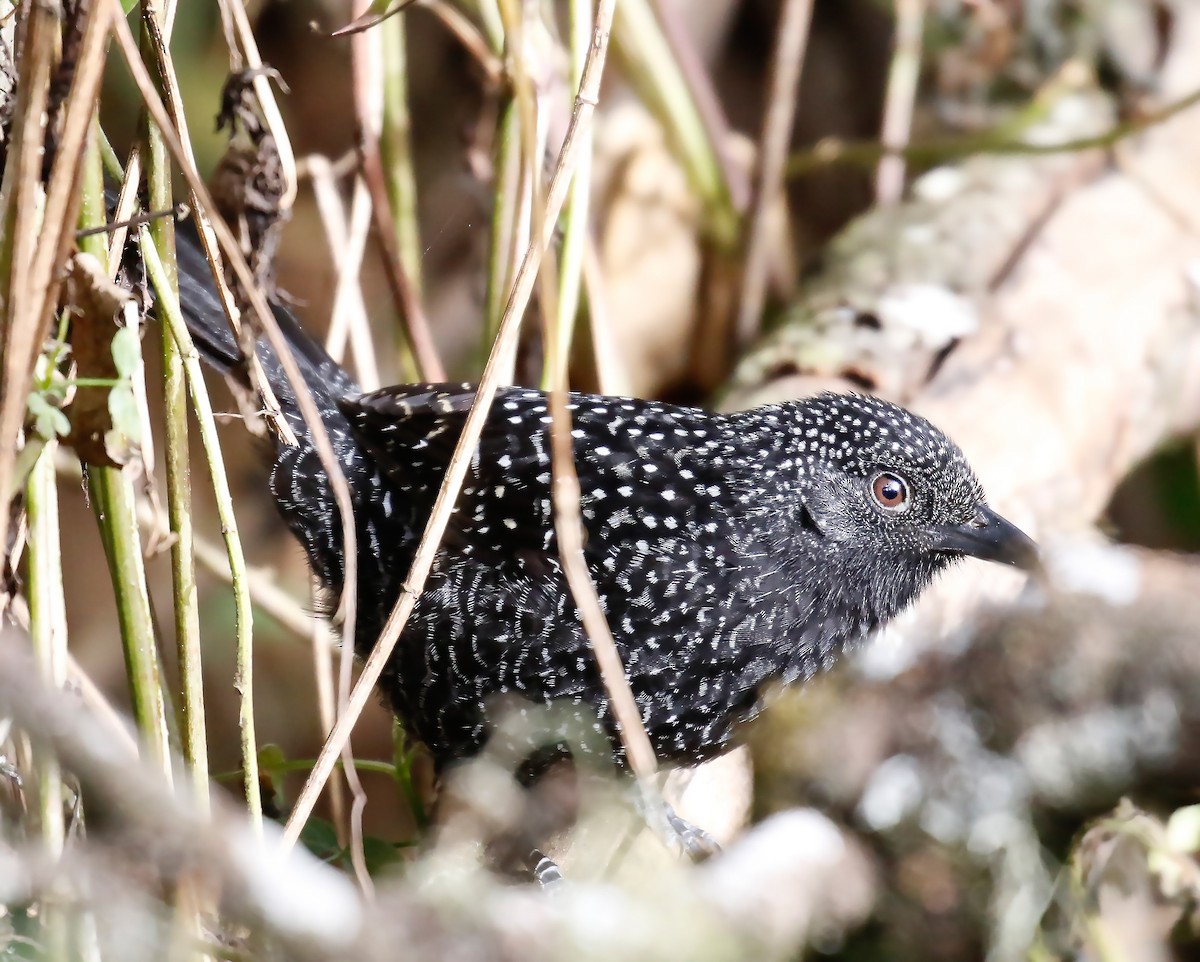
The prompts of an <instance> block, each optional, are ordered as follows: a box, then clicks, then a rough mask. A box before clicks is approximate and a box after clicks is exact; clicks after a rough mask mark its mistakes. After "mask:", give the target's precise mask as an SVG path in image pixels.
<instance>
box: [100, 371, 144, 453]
mask: <svg viewBox="0 0 1200 962" xmlns="http://www.w3.org/2000/svg"><path fill="white" fill-rule="evenodd" d="M108 413H109V415H110V416H111V417H112V423H113V429H114V430H115V431H116V432H118V433H119V434H121V435H123V436H124V437H125V438H127V439H128V440H129V442H130V443H131V444H133V445H135V446H136V445H137V444H138V443H139V442H140V441H141V438H142V418H141V413H140V412H139V411H138V403H137V398H136V397H135V396H134V394H133V388H132V387H130V386H129V385H128V384H119V385H117V386H116V387H114V388H113V389H112V390H111V391H109V392H108Z"/></svg>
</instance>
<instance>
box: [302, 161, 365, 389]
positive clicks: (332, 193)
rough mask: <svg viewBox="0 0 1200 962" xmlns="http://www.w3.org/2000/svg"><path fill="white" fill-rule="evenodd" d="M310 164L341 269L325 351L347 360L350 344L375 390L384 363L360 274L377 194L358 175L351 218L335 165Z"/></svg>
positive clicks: (357, 368)
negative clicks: (380, 364)
mask: <svg viewBox="0 0 1200 962" xmlns="http://www.w3.org/2000/svg"><path fill="white" fill-rule="evenodd" d="M307 166H308V170H309V172H310V174H311V176H312V185H313V196H314V197H315V198H316V202H317V211H318V212H319V213H320V215H321V225H322V226H323V227H324V228H325V236H326V237H327V238H328V241H329V253H330V256H331V257H332V260H333V266H334V270H335V271H336V272H337V280H336V282H335V284H334V294H333V310H332V313H331V317H330V321H329V333H328V335H327V336H326V338H325V350H326V351H328V352H329V356H330V357H332V358H333V359H334V360H335V361H338V362H339V363H341V361H342V360H343V358H344V357H345V355H346V346H347V344H349V346H350V349H351V353H352V357H353V362H354V372H355V375H356V377H357V380H358V384H359V386H360V387H361V388H362V389H363V390H364V391H373V390H375V389H376V388H377V387H379V386H380V378H379V367H378V364H377V363H376V360H375V344H374V340H373V339H372V337H371V324H370V320H369V319H368V317H367V306H366V303H365V302H364V301H363V294H362V284H361V281H360V278H359V272H360V271H361V269H362V260H363V253H364V252H365V251H366V246H367V236H368V235H369V234H370V231H371V207H370V203H371V198H370V196H369V195H368V194H367V189H366V185H365V184H363V181H362V178H361V177H355V178H354V190H353V193H352V195H351V200H350V212H349V216H347V213H346V205H345V204H344V203H342V197H341V193H340V192H339V190H338V186H337V178H336V176H335V174H334V170H333V165H332V164H330V163H329V161H328V159H326V158H324V157H317V156H314V157H310V158H308V165H307Z"/></svg>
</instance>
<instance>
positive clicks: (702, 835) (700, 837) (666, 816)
mask: <svg viewBox="0 0 1200 962" xmlns="http://www.w3.org/2000/svg"><path fill="white" fill-rule="evenodd" d="M634 806H635V808H636V809H637V812H638V814H639V815H640V816H641V817H642V819H643V821H645V823H646V825H647V826H648V827H649V828H650V829H651V831H653V832H654V834H655V835H657V836H658V837H659V838H660V839H661V840H662V842H663V844H664V845H666V846H667V848H669V849H672V850H673V851H675V852H677V853H678V854H680V855H686V856H687V857H688V858H689V859H690V860H691V861H693V862H703V861H704V860H705V859H707V858H711V857H712V856H714V855H719V854H720V852H721V845H720V843H719V842H717V840H716V839H715V838H713V837H712V836H711V835H710V834H709V833H708V832H706V831H705V830H704V829H702V828H700V827H699V826H697V825H693V824H692V823H691V822H689V821H687V819H684V818H680V817H679V816H678V815H676V814H675V809H673V808H672V807H671V806H670V805H669V804H668V803H667V801H666V800H665V799H664V798H663V797H662V796H661V795H659V794H658V793H657V792H649V791H647V790H646V789H645V788H644V787H643V786H641V785H639V786H637V787H636V788H635V790H634Z"/></svg>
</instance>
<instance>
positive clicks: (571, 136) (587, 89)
mask: <svg viewBox="0 0 1200 962" xmlns="http://www.w3.org/2000/svg"><path fill="white" fill-rule="evenodd" d="M615 2H616V0H600V2H599V3H598V4H597V8H596V22H595V26H594V28H593V30H592V43H591V47H590V50H589V53H588V60H587V64H586V65H585V67H584V71H583V81H582V83H581V84H580V88H579V94H578V95H577V96H576V98H575V109H574V113H573V115H572V117H571V123H570V125H569V126H568V128H567V133H566V137H565V138H564V140H563V145H562V149H561V150H560V151H559V155H558V161H557V163H556V165H555V170H554V176H553V177H552V178H551V180H550V185H549V189H548V191H547V196H546V226H545V229H544V230H543V233H542V236H541V237H539V238H537V242H536V243H531V244H530V246H529V248H528V250H527V251H526V253H525V258H524V259H523V260H522V262H521V268H520V270H518V271H517V275H516V277H515V278H514V280H513V290H512V295H511V296H510V297H509V301H508V307H507V309H506V310H505V312H504V318H503V320H502V321H501V324H500V330H499V333H498V335H497V338H496V343H495V345H494V346H493V348H492V353H491V356H490V357H489V358H488V363H487V366H486V367H485V368H484V371H483V376H482V377H481V378H480V381H479V387H478V389H477V391H476V394H475V401H474V403H473V404H472V405H471V411H470V413H469V414H468V415H467V420H466V423H465V424H464V425H463V431H462V435H461V436H460V438H459V441H458V444H457V445H456V447H455V449H454V454H453V456H452V457H451V459H450V463H449V464H448V465H447V467H446V475H445V478H444V479H443V481H442V486H441V488H440V490H439V491H438V496H437V500H436V501H435V502H434V506H433V510H432V512H431V513H430V517H429V521H428V523H427V524H426V526H425V531H424V534H423V535H422V536H421V543H420V544H419V545H418V546H417V550H416V552H415V553H414V556H413V563H412V567H411V569H410V571H409V575H408V579H407V581H406V582H405V583H404V585H403V587H402V588H401V591H400V597H399V598H397V599H396V604H395V606H394V607H393V608H392V611H391V614H390V615H389V616H388V620H387V623H386V624H385V625H384V627H383V631H382V632H381V634H380V638H379V641H378V642H376V644H375V647H374V648H373V649H372V650H371V654H370V655H369V656H368V658H367V660H366V663H365V664H364V665H363V668H362V673H361V675H360V676H359V679H358V683H357V684H356V685H355V686H354V691H352V692H351V694H350V701H349V705H348V709H347V711H346V712H345V713H344V714H342V715H341V716H340V717H339V718H338V723H337V725H336V726H335V727H334V730H333V732H332V733H331V734H330V736H329V739H328V740H327V741H326V742H325V744H324V745H323V746H322V747H321V753H320V755H319V756H318V757H317V764H316V765H315V766H314V767H313V771H312V773H311V775H310V776H309V778H308V780H307V781H306V782H305V784H304V788H303V789H302V790H301V792H300V795H299V797H298V798H297V799H296V804H295V806H294V808H293V809H292V813H291V816H290V817H289V819H288V823H287V827H286V829H285V831H284V840H285V841H286V842H288V843H291V844H294V843H295V841H296V839H297V838H298V837H299V834H300V829H301V828H302V827H303V825H304V823H305V822H306V821H307V819H308V816H309V814H310V813H311V812H312V808H313V805H314V804H315V803H316V799H317V796H318V795H319V794H320V791H321V786H323V785H324V784H325V781H326V780H327V779H328V778H329V773H330V772H331V771H332V769H333V764H334V762H335V760H336V759H337V756H338V754H339V752H340V750H341V746H342V745H343V744H344V743H345V740H346V739H347V738H348V737H349V734H350V730H351V729H352V728H353V727H354V723H355V721H356V720H357V719H358V716H359V714H360V713H361V712H362V709H363V707H364V706H365V705H366V703H367V700H368V699H369V698H370V697H371V692H372V690H373V689H374V687H375V683H376V682H377V681H378V680H379V676H380V674H382V672H383V669H384V666H385V665H386V664H387V662H388V659H389V658H390V657H391V654H392V650H393V649H394V648H395V646H396V641H397V639H399V637H400V633H401V632H402V631H403V630H404V626H405V624H406V623H407V621H408V617H409V615H410V614H411V613H412V610H413V607H414V606H415V604H416V601H417V598H418V597H419V596H420V593H421V589H422V588H423V587H424V585H425V580H426V578H427V577H428V575H429V570H430V568H431V567H432V564H433V558H434V554H435V553H436V551H437V549H438V546H439V545H440V543H441V540H442V535H443V534H444V533H445V530H446V525H447V523H448V522H449V520H450V512H451V511H452V510H453V508H454V502H455V501H456V499H457V498H458V491H459V488H461V487H462V483H463V480H464V478H465V477H466V474H467V469H468V468H469V467H470V462H471V459H472V457H473V455H474V451H475V448H476V446H477V445H478V443H479V435H480V433H481V431H482V429H483V424H484V421H485V419H486V418H487V415H488V412H489V411H490V409H491V405H492V399H493V398H494V397H495V396H496V388H497V384H498V373H499V370H498V366H499V360H500V359H501V358H502V357H503V356H504V355H505V354H506V352H507V351H509V350H510V349H511V347H512V345H513V344H514V343H515V338H516V336H517V334H518V332H519V330H520V325H521V319H522V316H523V314H524V312H525V307H526V305H527V304H528V303H529V296H530V294H531V293H532V290H533V284H534V281H535V278H536V275H537V270H538V268H539V266H540V265H541V260H542V255H543V254H544V252H545V250H546V248H547V247H548V246H549V244H550V241H551V240H552V238H553V229H554V224H555V223H556V222H557V219H558V214H559V212H560V211H561V210H562V205H563V200H564V198H565V196H566V191H567V187H568V185H569V183H570V179H571V175H572V174H573V173H574V170H575V166H576V164H577V163H578V159H579V152H580V150H581V149H582V147H583V141H582V140H581V134H583V133H584V132H585V131H586V129H587V127H588V125H589V124H590V123H591V120H592V113H593V112H594V110H595V105H596V101H597V98H598V96H599V92H600V78H601V75H602V74H603V71H604V61H605V56H606V54H607V52H608V39H609V34H610V32H611V29H612V17H613V9H614V7H615ZM621 721H623V719H622V720H621Z"/></svg>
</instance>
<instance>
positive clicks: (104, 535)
mask: <svg viewBox="0 0 1200 962" xmlns="http://www.w3.org/2000/svg"><path fill="white" fill-rule="evenodd" d="M88 497H89V498H90V499H91V503H92V510H93V511H94V512H95V514H96V520H97V521H98V522H99V525H100V537H101V540H102V541H103V542H104V554H105V557H106V558H107V559H108V570H109V574H110V576H111V577H112V584H113V594H114V595H115V596H116V601H117V620H118V623H119V624H120V628H121V644H122V646H123V648H124V652H125V671H126V674H127V675H128V677H129V693H130V699H131V701H132V702H133V717H134V721H135V722H136V723H137V727H138V730H139V731H140V732H141V733H142V738H143V740H144V742H145V744H146V745H147V747H148V748H149V750H150V754H151V757H152V758H153V759H154V760H155V761H156V762H158V763H159V764H160V765H162V766H163V768H164V770H166V771H168V772H169V771H170V765H169V762H168V754H169V753H168V748H167V717H166V714H167V713H166V705H165V703H164V701H163V695H162V687H161V678H160V675H159V665H158V652H157V651H156V649H155V646H154V622H153V619H152V617H151V614H150V596H149V594H148V592H147V590H146V569H145V567H144V566H143V564H142V544H141V538H140V534H139V531H138V523H137V509H136V499H135V496H134V493H133V482H132V481H130V479H129V477H128V476H127V475H126V474H125V473H124V472H123V471H122V470H121V469H120V468H109V467H95V466H93V467H90V468H88Z"/></svg>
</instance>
